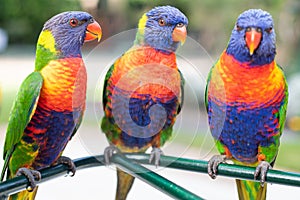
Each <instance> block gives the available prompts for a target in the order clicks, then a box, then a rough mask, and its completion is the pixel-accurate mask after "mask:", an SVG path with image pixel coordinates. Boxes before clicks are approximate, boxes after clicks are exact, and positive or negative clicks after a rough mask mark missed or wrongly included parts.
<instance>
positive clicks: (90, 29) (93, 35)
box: [84, 21, 102, 42]
mask: <svg viewBox="0 0 300 200" xmlns="http://www.w3.org/2000/svg"><path fill="white" fill-rule="evenodd" d="M101 37H102V29H101V26H100V25H99V24H98V23H97V22H96V21H94V22H93V23H91V24H89V25H88V26H87V28H86V33H85V39H84V41H85V42H87V41H92V40H95V39H97V40H98V42H99V41H100V40H101Z"/></svg>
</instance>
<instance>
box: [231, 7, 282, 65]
mask: <svg viewBox="0 0 300 200" xmlns="http://www.w3.org/2000/svg"><path fill="white" fill-rule="evenodd" d="M275 42H276V37H275V31H274V23H273V19H272V16H271V15H270V14H269V13H268V12H266V11H263V10H260V9H250V10H247V11H245V12H243V13H242V14H241V15H240V16H239V17H238V19H237V22H236V24H235V27H234V29H233V30H232V34H231V38H230V40H229V43H228V47H227V50H226V52H227V53H228V54H231V55H233V56H234V57H235V58H236V59H237V60H239V61H240V62H249V63H250V64H251V65H263V64H268V63H271V62H272V61H273V60H274V57H275V54H276V45H275Z"/></svg>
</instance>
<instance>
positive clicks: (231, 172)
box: [0, 154, 300, 199]
mask: <svg viewBox="0 0 300 200" xmlns="http://www.w3.org/2000/svg"><path fill="white" fill-rule="evenodd" d="M125 156H126V157H127V158H128V159H131V160H132V161H135V162H138V163H141V164H149V155H148V154H125ZM74 163H75V165H76V167H77V170H81V169H86V168H90V167H97V166H103V165H104V157H103V155H99V156H96V157H93V156H91V157H85V158H78V159H76V160H74ZM160 166H164V167H168V168H174V169H179V170H187V171H193V172H200V173H207V161H202V160H193V159H187V158H177V157H171V156H161V159H160ZM254 170H255V168H253V167H245V166H239V165H231V164H220V165H219V167H218V175H220V176H227V177H232V178H237V179H248V180H253V179H254V178H253V174H254ZM67 172H68V168H67V166H65V165H57V166H53V167H50V168H47V169H43V170H41V174H42V180H41V181H40V182H38V183H39V184H40V183H43V182H45V181H47V180H50V179H54V178H56V177H59V176H63V175H65V174H66V173H67ZM145 179H147V177H146V178H145ZM266 180H267V182H268V183H275V184H283V185H289V186H297V187H300V174H299V173H292V172H285V171H279V170H269V171H268V173H267V178H266ZM26 186H27V179H26V178H25V177H24V176H20V177H16V178H13V179H10V180H7V181H4V182H1V183H0V199H1V195H7V194H12V193H16V192H18V191H20V190H24V189H25V188H26Z"/></svg>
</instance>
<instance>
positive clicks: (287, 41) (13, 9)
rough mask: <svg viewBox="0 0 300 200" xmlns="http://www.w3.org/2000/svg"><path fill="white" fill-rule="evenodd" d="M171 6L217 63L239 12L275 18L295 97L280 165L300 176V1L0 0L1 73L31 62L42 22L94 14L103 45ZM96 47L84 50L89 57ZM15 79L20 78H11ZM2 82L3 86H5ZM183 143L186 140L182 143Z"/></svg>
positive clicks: (7, 100)
mask: <svg viewBox="0 0 300 200" xmlns="http://www.w3.org/2000/svg"><path fill="white" fill-rule="evenodd" d="M167 4H168V5H173V6H176V7H178V8H179V9H180V10H181V11H182V12H183V13H185V14H186V15H187V17H188V18H189V26H188V35H189V36H190V37H191V38H192V39H194V40H195V41H197V42H198V43H199V44H201V45H202V47H203V48H204V49H205V50H206V51H207V52H208V54H209V55H210V56H211V58H212V59H213V60H216V59H217V58H218V55H220V54H221V52H222V51H223V49H224V48H225V47H226V44H227V42H228V39H229V36H230V33H231V30H232V28H233V27H234V24H235V20H236V18H237V17H238V15H239V14H240V13H241V12H243V11H245V10H247V9H249V8H261V9H264V10H266V11H268V12H270V13H271V14H272V16H273V18H274V22H275V30H276V34H277V52H278V55H277V57H276V59H277V61H278V63H280V65H281V66H282V67H283V68H284V70H285V72H286V75H287V78H288V81H289V85H290V94H291V95H290V103H289V110H288V120H287V126H286V127H287V128H286V131H285V133H284V140H283V142H282V145H281V148H280V154H279V156H278V159H277V163H276V165H277V166H280V167H283V168H286V169H290V170H294V171H299V172H300V156H299V153H300V133H299V131H300V103H299V101H298V99H299V98H300V75H299V74H300V73H299V71H300V68H299V66H300V56H299V51H300V40H299V38H300V1H299V0H264V1H261V0H251V1H247V0H226V1H219V0H201V1H200V0H195V1H190V0H151V1H146V0H99V1H97V0H88V1H85V0H81V1H76V0H50V1H49V0H39V1H36V0H26V1H24V0H0V28H1V29H2V30H4V31H5V33H7V35H8V46H6V45H5V42H4V45H3V48H2V49H1V45H0V73H2V72H3V73H4V72H5V70H9V69H7V65H6V64H7V63H9V59H16V60H18V59H21V60H22V59H24V60H25V61H26V62H29V63H31V62H33V60H32V59H34V50H35V46H34V45H35V42H36V40H37V38H38V34H39V33H40V31H41V28H42V26H43V24H44V22H45V21H46V20H48V19H49V18H50V17H51V16H53V15H55V14H57V13H59V12H62V11H67V10H84V11H87V12H89V13H91V14H92V15H93V16H94V17H95V18H96V20H97V21H98V22H99V23H100V24H101V26H102V29H103V39H102V41H104V40H105V39H108V38H110V37H111V36H113V35H115V34H118V33H120V32H122V31H125V30H129V29H132V28H136V25H137V22H138V19H139V18H140V17H141V16H142V14H143V13H144V12H146V11H147V10H149V9H151V8H152V7H154V6H158V5H167ZM0 35H1V34H0ZM4 35H5V34H4ZM0 40H1V38H0ZM0 44H1V43H0ZM95 45H96V44H95V43H91V44H88V45H86V46H85V47H84V48H85V51H88V50H89V49H92V48H93V47H94V46H95ZM27 58H28V59H27ZM24 60H22V62H23V61H24ZM25 61H24V62H25ZM19 64H20V65H22V64H24V63H19ZM16 67H17V66H16ZM19 67H21V66H19ZM209 67H210V66H208V68H209ZM17 69H20V68H17ZM14 78H15V79H17V78H18V76H16V77H14V76H13V77H11V79H14ZM3 81H5V80H0V82H2V83H1V84H2V85H5V84H4V83H3ZM17 88H18V85H17V86H15V85H14V86H12V87H11V88H9V89H7V88H5V95H3V98H2V109H1V117H0V121H1V123H3V124H4V126H5V124H6V122H7V120H8V116H9V110H10V107H11V104H12V101H13V99H14V97H15V94H16V91H17ZM3 93H4V92H3ZM200 95H202V96H203V94H200ZM203 112H204V110H203ZM204 137H205V136H203V135H201V134H199V136H197V138H196V139H195V142H193V145H194V146H195V147H197V145H199V144H203V140H204ZM185 140H186V138H185V137H182V140H181V142H182V143H184V142H185ZM206 146H207V148H209V145H202V146H201V148H206Z"/></svg>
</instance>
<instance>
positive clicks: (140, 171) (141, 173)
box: [111, 154, 202, 200]
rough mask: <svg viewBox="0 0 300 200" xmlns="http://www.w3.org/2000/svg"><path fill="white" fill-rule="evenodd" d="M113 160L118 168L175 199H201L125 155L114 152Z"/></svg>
mask: <svg viewBox="0 0 300 200" xmlns="http://www.w3.org/2000/svg"><path fill="white" fill-rule="evenodd" d="M111 161H112V162H113V163H115V164H116V165H117V167H118V168H120V169H122V170H123V171H125V172H127V173H129V174H130V175H132V176H134V177H136V178H139V179H141V180H143V181H144V182H146V183H148V184H149V185H151V186H152V187H154V188H156V189H158V190H160V191H161V192H163V193H165V194H167V195H169V196H170V197H172V198H174V199H186V200H188V199H194V200H200V199H202V198H201V197H199V196H197V195H195V194H193V193H191V192H190V191H188V190H186V189H184V188H182V187H180V186H179V185H177V184H175V183H173V182H171V181H169V180H168V179H166V178H164V177H162V176H160V175H158V174H156V173H154V172H153V171H150V170H149V169H147V168H145V167H143V166H141V165H139V164H135V163H134V162H132V161H131V160H129V159H127V158H126V157H124V156H123V155H120V154H114V155H113V156H112V159H111Z"/></svg>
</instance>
